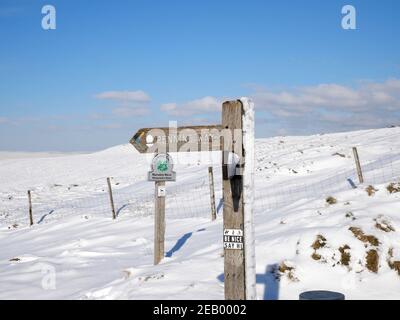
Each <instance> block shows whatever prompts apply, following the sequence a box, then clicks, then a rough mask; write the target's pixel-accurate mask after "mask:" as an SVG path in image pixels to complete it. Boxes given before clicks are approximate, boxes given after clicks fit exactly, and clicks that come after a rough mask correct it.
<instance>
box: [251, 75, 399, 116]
mask: <svg viewBox="0 0 400 320" xmlns="http://www.w3.org/2000/svg"><path fill="white" fill-rule="evenodd" d="M252 96H253V99H254V101H255V104H256V106H257V108H259V109H261V110H266V111H269V112H270V113H272V114H273V115H275V116H279V117H296V116H299V115H304V114H307V113H309V112H313V111H322V110H323V111H325V112H337V111H341V112H355V113H363V112H375V111H377V110H379V111H381V112H382V111H383V112H388V111H400V80H398V79H390V80H387V81H385V82H380V83H379V82H375V83H374V82H362V83H360V84H359V85H358V87H356V88H352V87H349V86H343V85H339V84H320V85H316V86H309V87H301V88H296V89H293V90H285V91H281V92H274V91H271V90H268V89H258V90H257V91H256V92H255V93H254V94H253V95H252Z"/></svg>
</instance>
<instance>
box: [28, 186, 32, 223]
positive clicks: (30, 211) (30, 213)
mask: <svg viewBox="0 0 400 320" xmlns="http://www.w3.org/2000/svg"><path fill="white" fill-rule="evenodd" d="M28 201H29V225H30V226H33V214H32V195H31V190H28Z"/></svg>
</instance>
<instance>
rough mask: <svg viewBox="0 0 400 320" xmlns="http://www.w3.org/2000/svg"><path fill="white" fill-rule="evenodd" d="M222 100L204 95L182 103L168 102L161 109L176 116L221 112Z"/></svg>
mask: <svg viewBox="0 0 400 320" xmlns="http://www.w3.org/2000/svg"><path fill="white" fill-rule="evenodd" d="M221 104H222V102H221V101H220V100H219V99H217V98H214V97H210V96H207V97H203V98H200V99H196V100H192V101H188V102H185V103H182V104H177V103H166V104H163V105H162V106H161V108H160V109H161V111H164V112H166V113H168V114H169V115H174V116H191V115H194V114H201V113H210V112H220V111H221Z"/></svg>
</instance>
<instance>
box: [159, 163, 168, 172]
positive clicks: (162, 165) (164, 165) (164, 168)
mask: <svg viewBox="0 0 400 320" xmlns="http://www.w3.org/2000/svg"><path fill="white" fill-rule="evenodd" d="M157 170H158V171H160V172H165V171H167V170H168V162H167V161H159V162H158V163H157Z"/></svg>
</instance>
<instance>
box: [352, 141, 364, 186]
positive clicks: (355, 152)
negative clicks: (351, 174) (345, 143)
mask: <svg viewBox="0 0 400 320" xmlns="http://www.w3.org/2000/svg"><path fill="white" fill-rule="evenodd" d="M353 154H354V160H355V162H356V168H357V174H358V180H359V181H360V183H364V177H363V174H362V170H361V165H360V158H359V157H358V151H357V148H356V147H353Z"/></svg>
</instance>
